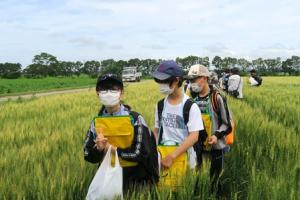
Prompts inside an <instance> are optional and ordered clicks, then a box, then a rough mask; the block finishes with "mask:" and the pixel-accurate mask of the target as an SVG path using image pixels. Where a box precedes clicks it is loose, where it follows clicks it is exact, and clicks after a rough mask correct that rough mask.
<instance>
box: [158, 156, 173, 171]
mask: <svg viewBox="0 0 300 200" xmlns="http://www.w3.org/2000/svg"><path fill="white" fill-rule="evenodd" d="M173 160H174V157H173V156H172V155H171V154H170V155H168V156H167V157H165V158H164V159H162V160H161V165H162V167H163V168H167V169H168V168H170V167H171V166H172V164H173Z"/></svg>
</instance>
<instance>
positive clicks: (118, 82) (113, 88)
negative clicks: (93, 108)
mask: <svg viewBox="0 0 300 200" xmlns="http://www.w3.org/2000/svg"><path fill="white" fill-rule="evenodd" d="M96 93H97V96H98V98H99V100H100V102H101V104H102V106H101V108H100V111H99V113H98V116H110V117H113V116H126V115H127V116H128V115H131V116H132V118H133V126H134V138H133V142H132V145H131V147H129V148H125V149H122V148H117V147H114V146H112V151H113V153H114V152H115V151H117V152H118V155H119V157H120V158H121V159H123V160H125V161H130V162H134V163H136V165H135V166H130V167H123V188H124V190H127V189H129V188H130V187H133V186H143V185H144V184H149V183H150V184H151V183H156V182H157V181H158V161H157V160H158V157H157V156H158V155H157V153H156V141H155V137H154V135H153V133H152V132H151V131H150V129H149V128H148V127H147V124H146V122H145V120H144V118H143V117H142V116H141V115H140V114H139V113H137V112H134V111H132V110H131V109H130V106H128V105H124V104H123V103H122V102H121V99H122V98H123V96H124V86H123V82H122V79H121V78H120V77H118V76H117V75H115V74H105V75H103V76H100V77H99V78H98V80H97V85H96ZM103 134H104V133H103V132H101V131H98V130H96V128H95V124H94V121H92V122H91V124H90V127H89V129H88V131H87V134H86V139H85V141H84V159H85V160H86V161H88V162H91V163H101V161H102V159H103V158H104V156H105V154H106V151H107V150H108V148H109V146H110V144H109V142H108V140H107V139H106V138H105V137H104V135H103Z"/></svg>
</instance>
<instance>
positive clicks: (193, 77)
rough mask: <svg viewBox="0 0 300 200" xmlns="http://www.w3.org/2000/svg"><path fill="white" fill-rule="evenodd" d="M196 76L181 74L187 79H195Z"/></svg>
mask: <svg viewBox="0 0 300 200" xmlns="http://www.w3.org/2000/svg"><path fill="white" fill-rule="evenodd" d="M198 77H199V76H198V75H186V76H183V78H184V79H188V80H191V79H195V78H198Z"/></svg>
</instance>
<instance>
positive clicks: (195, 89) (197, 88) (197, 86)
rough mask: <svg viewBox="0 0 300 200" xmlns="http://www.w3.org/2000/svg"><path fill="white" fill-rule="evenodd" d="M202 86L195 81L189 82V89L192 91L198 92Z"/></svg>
mask: <svg viewBox="0 0 300 200" xmlns="http://www.w3.org/2000/svg"><path fill="white" fill-rule="evenodd" d="M202 89H203V87H201V86H199V85H198V84H197V83H191V90H192V91H193V92H196V93H199V92H201V91H202Z"/></svg>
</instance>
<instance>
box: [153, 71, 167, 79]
mask: <svg viewBox="0 0 300 200" xmlns="http://www.w3.org/2000/svg"><path fill="white" fill-rule="evenodd" d="M152 76H153V77H154V78H156V79H158V80H166V79H168V78H170V77H171V75H170V74H166V73H163V72H159V71H155V72H153V73H152Z"/></svg>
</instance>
